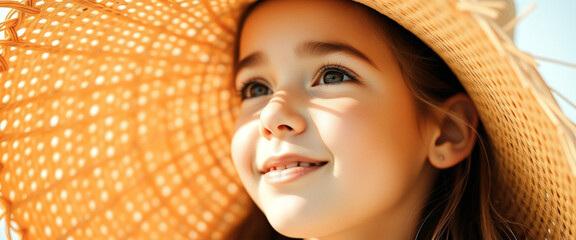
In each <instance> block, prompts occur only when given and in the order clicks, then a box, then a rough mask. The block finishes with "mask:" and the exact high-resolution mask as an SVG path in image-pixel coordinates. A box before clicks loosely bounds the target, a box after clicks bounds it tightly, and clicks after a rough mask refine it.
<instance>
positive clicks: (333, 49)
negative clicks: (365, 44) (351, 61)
mask: <svg viewBox="0 0 576 240" xmlns="http://www.w3.org/2000/svg"><path fill="white" fill-rule="evenodd" d="M338 52H341V53H344V54H348V55H352V56H353V57H357V58H360V59H362V60H364V61H366V62H367V63H369V64H370V65H372V66H374V67H376V64H374V61H372V59H370V58H369V57H368V56H366V54H364V53H362V51H360V50H358V49H356V48H354V47H352V46H350V45H348V44H345V43H339V42H316V41H312V42H304V43H302V44H300V45H299V46H298V47H297V48H296V50H295V53H296V56H298V57H300V58H305V57H317V56H324V55H328V54H333V53H338Z"/></svg>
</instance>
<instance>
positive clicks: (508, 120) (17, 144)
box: [0, 0, 576, 239]
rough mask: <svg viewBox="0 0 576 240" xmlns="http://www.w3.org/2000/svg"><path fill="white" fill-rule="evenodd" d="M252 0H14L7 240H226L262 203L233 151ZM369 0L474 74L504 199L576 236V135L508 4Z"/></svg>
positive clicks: (5, 47)
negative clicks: (514, 27) (510, 20)
mask: <svg viewBox="0 0 576 240" xmlns="http://www.w3.org/2000/svg"><path fill="white" fill-rule="evenodd" d="M247 2H250V1H242V0H195V1H192V0H190V1H182V0H150V1H142V0H123V1H117V0H114V1H112V0H75V1H72V0H50V1H41V0H21V1H1V2H0V7H8V8H12V9H14V10H13V12H12V14H10V15H9V16H8V20H6V21H5V22H4V23H2V24H0V29H1V30H3V31H4V38H3V39H2V40H0V46H1V48H2V50H1V51H2V52H1V58H0V160H1V169H0V186H1V192H0V193H1V194H0V199H1V201H0V202H1V205H2V208H1V209H2V210H1V211H0V214H1V215H0V217H2V219H3V221H4V222H3V224H5V225H4V228H6V233H0V234H1V235H0V236H2V237H7V238H8V237H10V234H8V233H9V232H12V237H14V238H16V237H17V236H24V237H25V238H27V239H149V238H150V239H158V238H161V239H197V238H200V239H206V238H221V237H223V236H225V235H226V233H227V232H228V231H229V230H230V229H231V228H232V227H234V226H235V225H236V224H237V223H238V222H239V221H240V220H241V219H242V218H243V217H244V216H246V214H247V212H248V207H247V206H251V204H250V199H249V198H248V197H247V195H246V193H245V192H244V190H243V188H242V186H241V184H240V183H239V181H238V179H237V176H236V173H235V170H234V166H233V164H232V162H231V159H230V149H229V146H228V145H229V143H230V140H231V135H232V131H233V121H234V118H235V114H236V112H237V111H238V107H237V106H238V104H239V101H238V99H236V98H235V97H234V93H233V90H232V89H233V88H232V87H231V81H230V76H231V62H232V55H231V54H232V46H233V44H232V43H233V40H234V33H235V30H236V23H235V20H236V19H237V17H238V16H239V14H240V12H241V9H242V7H243V6H245V5H246V4H247ZM360 2H364V3H365V4H366V5H368V6H370V7H372V8H374V9H376V10H378V11H380V12H381V13H383V14H385V15H388V16H389V17H390V18H392V19H394V20H396V21H397V22H398V23H400V24H401V25H403V26H404V27H406V28H407V29H408V30H410V31H411V32H413V33H414V34H416V35H417V36H418V37H420V38H421V39H422V40H423V41H424V42H426V43H427V44H428V45H429V46H431V47H432V48H433V49H434V50H435V51H436V52H437V53H439V55H440V56H441V57H442V58H443V59H444V60H445V61H446V62H447V63H448V65H449V66H450V67H451V68H452V69H453V71H454V72H455V73H456V75H457V76H458V77H459V78H460V80H461V81H462V83H463V85H464V86H465V87H466V89H467V91H468V93H469V94H470V96H471V98H472V99H473V101H474V102H475V103H476V106H477V108H478V109H479V112H480V117H481V120H482V121H483V123H484V125H485V126H486V130H487V132H488V134H489V136H490V138H491V140H492V142H493V143H494V145H495V151H496V152H495V155H496V158H497V159H496V161H495V162H496V164H495V166H493V169H494V172H493V178H494V180H493V181H494V182H495V183H497V185H498V186H497V188H495V191H494V195H493V197H494V198H495V199H496V201H497V203H498V207H499V208H500V209H502V210H505V211H506V212H508V213H512V214H513V215H515V216H517V219H516V220H517V221H521V222H523V223H525V224H526V225H527V226H528V227H529V228H531V229H532V230H533V231H534V232H535V234H536V236H535V237H537V238H539V239H574V238H576V166H575V160H576V145H575V143H574V135H573V133H574V132H575V129H576V128H575V127H574V125H573V124H572V123H570V122H569V121H568V120H567V119H566V117H565V116H564V115H563V114H562V112H561V111H560V110H559V108H558V107H557V105H556V103H555V101H554V99H553V98H552V95H551V94H550V91H549V89H548V88H547V87H546V84H545V83H544V82H543V81H542V79H541V78H540V77H539V75H538V74H537V72H536V71H535V69H534V64H535V63H534V62H533V60H532V58H530V56H529V55H526V54H524V53H522V52H521V51H519V50H517V49H516V47H515V45H514V44H513V42H512V41H511V40H510V38H509V36H508V35H507V34H506V33H505V32H506V31H504V30H502V29H501V28H500V27H499V26H498V25H497V24H496V23H495V22H494V19H495V18H496V16H497V13H498V12H499V9H501V8H503V7H505V6H504V5H503V4H501V3H500V2H493V1H492V2H472V1H453V0H402V1H368V0H365V1H360ZM508 28H510V27H508ZM0 229H2V228H0Z"/></svg>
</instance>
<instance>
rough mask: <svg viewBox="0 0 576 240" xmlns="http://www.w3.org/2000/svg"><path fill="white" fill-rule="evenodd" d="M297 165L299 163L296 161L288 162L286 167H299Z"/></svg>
mask: <svg viewBox="0 0 576 240" xmlns="http://www.w3.org/2000/svg"><path fill="white" fill-rule="evenodd" d="M297 166H298V163H297V162H295V163H290V164H288V165H287V166H286V168H293V167H297Z"/></svg>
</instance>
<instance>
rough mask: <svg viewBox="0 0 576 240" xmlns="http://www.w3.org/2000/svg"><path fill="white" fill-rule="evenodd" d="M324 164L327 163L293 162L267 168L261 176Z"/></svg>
mask: <svg viewBox="0 0 576 240" xmlns="http://www.w3.org/2000/svg"><path fill="white" fill-rule="evenodd" d="M326 163H328V162H293V163H289V164H285V165H276V166H272V167H270V168H268V169H267V170H266V171H264V172H262V174H266V173H269V172H271V171H282V170H286V169H292V168H297V167H301V168H309V167H321V166H324V165H326Z"/></svg>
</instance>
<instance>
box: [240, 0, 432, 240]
mask: <svg viewBox="0 0 576 240" xmlns="http://www.w3.org/2000/svg"><path fill="white" fill-rule="evenodd" d="M362 14H363V12H362V11H360V10H358V9H356V8H355V7H354V6H353V5H351V4H349V3H346V2H341V1H302V0H290V1H268V2H265V3H263V4H262V5H261V6H259V7H258V8H257V9H256V10H255V11H254V12H253V13H252V14H251V15H250V16H249V17H248V18H247V21H246V24H245V26H244V28H243V31H242V33H241V37H240V48H239V60H240V62H241V63H242V64H241V67H240V69H239V71H238V74H237V76H236V79H235V84H236V88H237V89H238V90H239V91H240V92H243V93H244V94H243V95H244V97H245V99H244V100H243V101H242V106H241V110H240V112H239V115H238V119H237V122H236V129H235V134H234V137H233V140H232V157H233V160H234V163H235V165H236V168H237V171H238V173H239V175H240V178H241V180H242V182H243V184H244V186H245V187H246V189H247V191H248V193H249V194H250V196H251V197H252V199H253V200H254V202H255V203H256V204H257V205H258V206H259V207H260V209H262V211H263V212H264V213H265V215H266V217H267V218H268V220H269V221H270V223H271V224H272V226H273V227H274V228H275V229H276V230H277V231H279V232H280V233H282V234H284V235H287V236H291V237H303V238H318V239H362V238H367V237H377V236H381V237H382V239H410V238H413V237H414V234H415V232H416V231H417V230H418V221H419V220H420V218H421V216H420V214H421V209H422V208H423V206H424V204H425V203H426V197H427V195H428V194H429V192H430V191H431V188H432V184H433V182H434V179H435V176H436V175H437V171H438V170H437V169H436V168H435V167H433V166H432V165H431V164H430V162H429V160H428V157H429V155H430V149H431V147H430V146H433V145H434V141H435V140H436V138H437V135H438V128H437V127H434V126H436V125H435V121H432V120H429V119H426V118H424V117H422V116H421V114H419V113H418V111H417V108H416V104H415V98H414V96H413V95H412V93H411V92H410V91H409V89H408V87H407V86H406V84H405V81H404V79H403V76H402V74H401V71H400V68H399V66H398V63H397V61H396V59H395V58H394V56H393V54H392V51H391V47H392V46H390V44H389V43H388V42H387V41H386V39H385V38H383V37H382V36H381V35H380V34H379V33H377V32H376V30H375V28H376V26H375V25H374V24H373V23H372V22H370V21H369V20H368V19H366V18H364V17H362ZM246 59H248V60H246ZM283 154H284V155H285V154H297V155H299V156H305V157H307V158H310V159H316V160H321V161H323V162H326V163H325V165H323V166H320V167H318V168H317V169H314V170H313V171H310V172H309V173H307V174H305V175H303V176H301V177H298V178H295V179H293V180H290V181H287V182H281V183H270V182H269V181H267V180H266V178H265V176H264V174H262V173H261V169H262V168H263V166H264V165H265V163H266V160H267V159H269V158H270V157H272V156H282V155H283Z"/></svg>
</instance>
